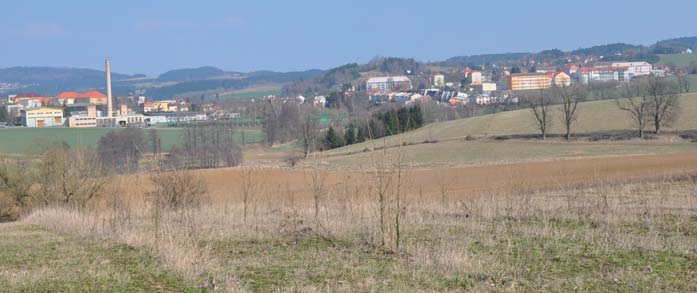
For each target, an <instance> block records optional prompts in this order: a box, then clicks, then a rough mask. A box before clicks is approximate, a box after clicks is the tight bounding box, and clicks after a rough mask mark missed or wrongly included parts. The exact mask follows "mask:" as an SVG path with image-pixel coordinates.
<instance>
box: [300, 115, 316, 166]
mask: <svg viewBox="0 0 697 293" xmlns="http://www.w3.org/2000/svg"><path fill="white" fill-rule="evenodd" d="M304 116H305V117H304V118H303V119H302V122H301V123H300V127H299V130H300V137H299V139H300V143H302V145H303V155H304V157H305V158H306V159H307V156H308V155H309V153H310V152H311V151H312V148H313V146H314V145H315V143H316V140H317V137H318V136H319V133H320V125H319V121H318V120H317V117H316V116H315V115H314V113H312V112H307V113H305V114H304Z"/></svg>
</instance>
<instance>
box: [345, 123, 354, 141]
mask: <svg viewBox="0 0 697 293" xmlns="http://www.w3.org/2000/svg"><path fill="white" fill-rule="evenodd" d="M344 142H346V145H352V144H354V143H356V128H355V127H354V126H353V123H351V124H349V127H348V129H347V130H346V133H344Z"/></svg>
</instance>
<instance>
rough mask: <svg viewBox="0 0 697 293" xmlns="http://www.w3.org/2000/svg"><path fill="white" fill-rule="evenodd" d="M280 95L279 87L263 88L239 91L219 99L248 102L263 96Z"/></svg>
mask: <svg viewBox="0 0 697 293" xmlns="http://www.w3.org/2000/svg"><path fill="white" fill-rule="evenodd" d="M280 94H281V87H277V88H263V89H258V90H249V91H240V92H234V93H231V94H226V95H221V96H220V99H237V100H248V99H254V98H260V97H264V96H270V95H274V96H278V95H280Z"/></svg>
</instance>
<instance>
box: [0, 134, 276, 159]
mask: <svg viewBox="0 0 697 293" xmlns="http://www.w3.org/2000/svg"><path fill="white" fill-rule="evenodd" d="M153 129H155V128H153ZM112 130H114V129H110V128H2V129H0V153H27V152H31V151H36V150H38V149H39V148H40V147H41V146H42V145H45V144H47V143H49V142H54V141H64V142H66V143H67V144H68V145H70V146H71V147H78V148H96V147H97V143H98V141H99V139H100V138H101V137H102V136H104V135H105V134H106V133H107V132H109V131H112ZM155 130H156V131H157V133H158V135H159V136H160V138H161V143H162V149H163V150H165V151H168V150H170V149H171V148H172V147H173V146H175V145H177V144H179V137H180V134H181V129H180V128H156V129H155ZM145 131H148V130H147V129H146V130H145ZM241 131H244V133H245V137H244V140H245V142H246V143H257V142H260V141H262V140H263V134H262V133H261V131H260V130H258V129H244V130H240V131H238V133H237V136H238V141H240V142H241V141H242V137H241V136H242V135H241Z"/></svg>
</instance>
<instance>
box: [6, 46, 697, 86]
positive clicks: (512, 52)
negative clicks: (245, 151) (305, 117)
mask: <svg viewBox="0 0 697 293" xmlns="http://www.w3.org/2000/svg"><path fill="white" fill-rule="evenodd" d="M684 37H697V36H678V37H670V38H663V39H658V40H655V41H653V42H649V43H646V44H637V43H628V42H621V41H617V42H609V43H604V44H596V45H589V46H587V47H578V48H573V49H561V48H559V47H556V48H547V49H542V50H538V51H515V50H510V51H501V52H484V53H476V54H467V55H455V56H449V57H446V58H444V59H440V60H428V61H425V60H419V59H416V58H414V57H409V56H374V57H371V58H370V59H368V60H364V61H349V62H346V63H340V64H335V65H332V66H331V67H327V68H304V69H297V70H273V69H265V68H260V69H252V70H236V69H228V68H222V67H220V66H217V65H215V64H205V65H194V66H188V67H179V68H170V69H167V70H164V71H162V72H159V73H154V74H152V75H151V74H145V73H141V72H123V71H114V70H112V73H116V74H124V75H131V76H132V75H138V74H143V75H145V76H146V77H149V78H156V77H158V76H159V75H161V74H163V73H166V72H169V71H172V70H180V69H196V68H201V67H215V68H218V69H221V70H223V71H225V72H240V73H251V72H259V71H274V72H301V71H310V70H330V69H332V68H336V67H338V66H341V65H345V64H349V63H359V64H362V63H368V62H370V61H371V60H372V59H373V58H379V57H396V58H411V59H415V60H416V61H417V62H422V63H431V62H440V61H445V60H447V59H449V58H453V57H464V56H477V55H496V54H515V53H530V54H535V53H539V52H541V51H543V50H554V49H559V50H562V51H564V52H571V51H574V50H577V49H583V48H590V47H594V46H602V45H609V44H619V43H625V44H629V45H638V46H647V47H648V46H651V45H653V44H655V43H656V42H658V41H663V40H669V39H676V38H684ZM106 59H110V60H111V61H112V64H113V63H114V60H113V58H108V57H105V58H104V60H106ZM104 60H102V63H101V64H102V65H104V62H103V61H104ZM112 66H113V65H112ZM13 67H47V68H64V69H89V70H98V71H104V69H105V68H104V66H102V67H101V68H99V67H94V68H91V67H76V66H69V65H63V66H46V65H14V66H7V67H1V68H0V69H7V68H13ZM112 68H113V67H112Z"/></svg>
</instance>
